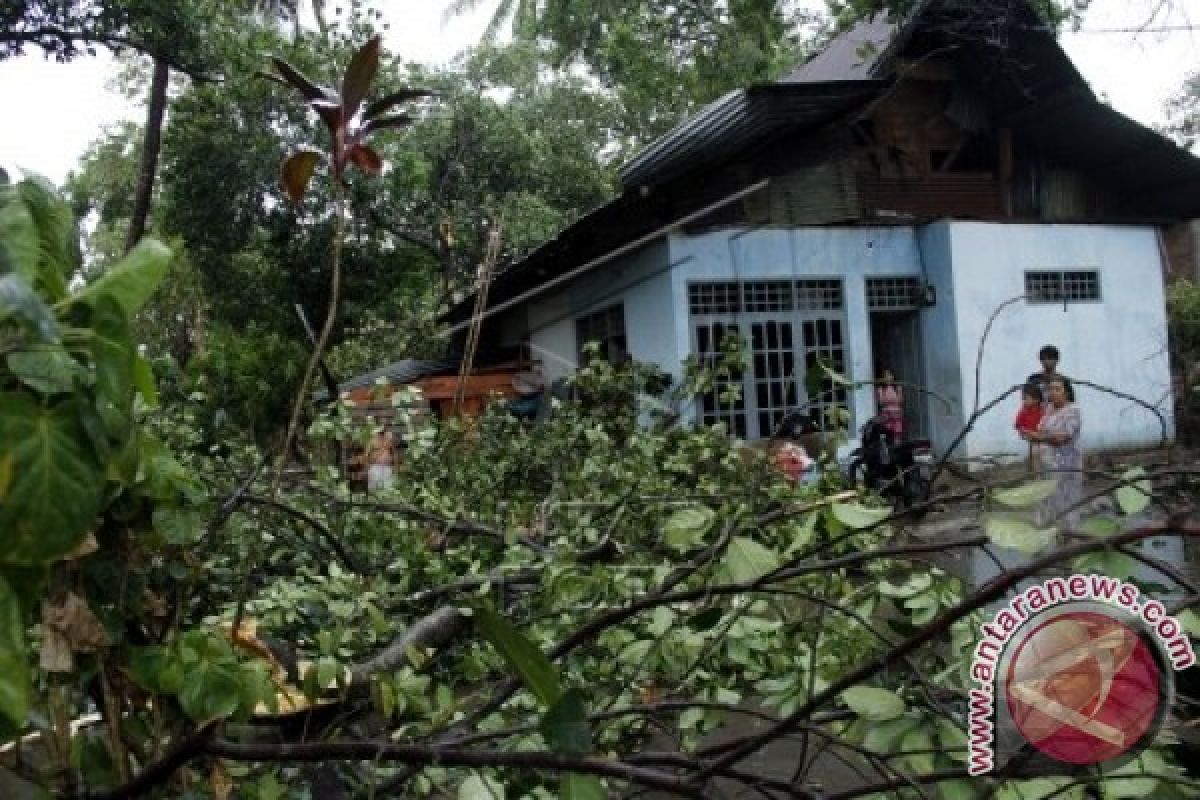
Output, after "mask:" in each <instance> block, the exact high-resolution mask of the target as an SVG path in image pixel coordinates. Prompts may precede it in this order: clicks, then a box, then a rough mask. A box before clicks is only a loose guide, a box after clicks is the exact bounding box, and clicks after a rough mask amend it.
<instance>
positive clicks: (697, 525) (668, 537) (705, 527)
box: [664, 506, 717, 552]
mask: <svg viewBox="0 0 1200 800" xmlns="http://www.w3.org/2000/svg"><path fill="white" fill-rule="evenodd" d="M716 519H717V515H716V514H715V513H714V512H713V510H712V509H711V508H706V507H704V506H696V507H695V508H683V509H680V510H679V511H676V512H675V513H674V514H672V515H671V516H670V518H669V519H667V524H666V525H665V526H664V540H665V541H666V543H667V546H668V547H670V548H671V549H673V550H676V551H678V552H686V551H688V550H691V549H693V548H695V547H697V546H699V545H700V544H702V543H703V542H704V537H705V536H706V535H707V534H708V532H709V531H710V530H712V526H713V523H714V522H715V521H716Z"/></svg>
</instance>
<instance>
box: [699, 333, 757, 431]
mask: <svg viewBox="0 0 1200 800" xmlns="http://www.w3.org/2000/svg"><path fill="white" fill-rule="evenodd" d="M739 335H740V331H739V329H738V326H737V325H730V324H726V323H723V322H702V323H699V324H697V325H696V357H697V358H698V359H699V361H700V364H701V366H704V367H706V368H708V369H713V368H714V367H716V366H717V364H719V363H720V361H721V353H722V350H721V346H722V344H723V343H724V341H725V339H726V337H729V336H733V337H737V336H739ZM742 372H743V371H742V370H735V371H734V372H733V373H732V374H730V375H727V376H726V375H718V376H717V378H716V380H715V381H714V385H713V388H712V391H710V392H707V393H706V394H704V395H703V396H702V397H701V398H700V420H701V422H703V423H704V424H705V425H717V424H724V425H725V429H726V430H727V431H729V432H730V433H731V434H733V435H734V436H736V437H738V438H739V439H745V438H747V417H746V393H745V389H744V386H743V381H744V376H743V374H742Z"/></svg>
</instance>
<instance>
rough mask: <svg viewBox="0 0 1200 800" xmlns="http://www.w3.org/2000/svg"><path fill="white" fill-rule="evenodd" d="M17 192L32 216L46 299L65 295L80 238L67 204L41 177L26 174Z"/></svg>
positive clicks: (76, 264) (39, 274)
mask: <svg viewBox="0 0 1200 800" xmlns="http://www.w3.org/2000/svg"><path fill="white" fill-rule="evenodd" d="M17 192H18V194H19V195H20V197H21V201H22V202H23V203H24V204H25V208H27V209H28V210H29V213H30V215H31V216H32V218H33V225H34V228H35V229H36V230H37V235H38V260H37V280H35V281H34V285H35V286H39V285H40V286H41V288H42V289H43V290H44V291H45V292H46V294H47V295H48V296H49V298H50V299H51V300H53V301H57V300H60V299H62V298H63V297H65V296H66V293H67V279H68V278H69V277H70V276H71V274H72V273H73V272H74V271H75V270H76V269H77V268H78V267H79V265H80V258H79V240H78V231H77V230H76V229H75V219H74V216H73V215H72V214H71V209H70V207H69V206H68V205H67V204H66V203H64V202H63V201H62V199H61V198H60V197H59V196H58V192H57V191H56V190H55V188H54V185H53V184H51V183H50V182H49V181H48V180H46V179H45V178H42V177H40V176H39V177H32V176H31V177H27V178H26V179H25V180H23V181H21V182H20V183H19V184H17Z"/></svg>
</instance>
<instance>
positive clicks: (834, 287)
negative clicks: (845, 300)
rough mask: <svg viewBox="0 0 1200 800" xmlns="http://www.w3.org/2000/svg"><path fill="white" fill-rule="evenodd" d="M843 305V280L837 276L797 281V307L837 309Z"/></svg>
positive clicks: (809, 309)
mask: <svg viewBox="0 0 1200 800" xmlns="http://www.w3.org/2000/svg"><path fill="white" fill-rule="evenodd" d="M841 307H842V282H841V281H840V280H839V279H837V278H817V279H812V280H803V281H796V308H799V309H803V310H806V311H826V310H828V311H836V310H838V309H840V308H841Z"/></svg>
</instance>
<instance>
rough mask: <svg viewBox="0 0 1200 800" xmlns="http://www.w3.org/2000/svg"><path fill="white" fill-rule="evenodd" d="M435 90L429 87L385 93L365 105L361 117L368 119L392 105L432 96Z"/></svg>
mask: <svg viewBox="0 0 1200 800" xmlns="http://www.w3.org/2000/svg"><path fill="white" fill-rule="evenodd" d="M436 94H437V92H434V91H432V90H430V89H401V90H400V91H397V92H392V93H391V94H386V95H384V96H383V97H381V98H379V99H378V100H376V101H375V102H374V103H371V104H370V105H368V106H367V110H366V111H364V112H363V119H366V120H369V119H371V118H372V117H377V116H379V115H380V114H382V113H383V112H385V111H387V110H388V109H389V108H392V107H393V106H398V105H400V104H401V103H409V102H412V101H413V100H420V99H421V98H422V97H434V96H435V95H436Z"/></svg>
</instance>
